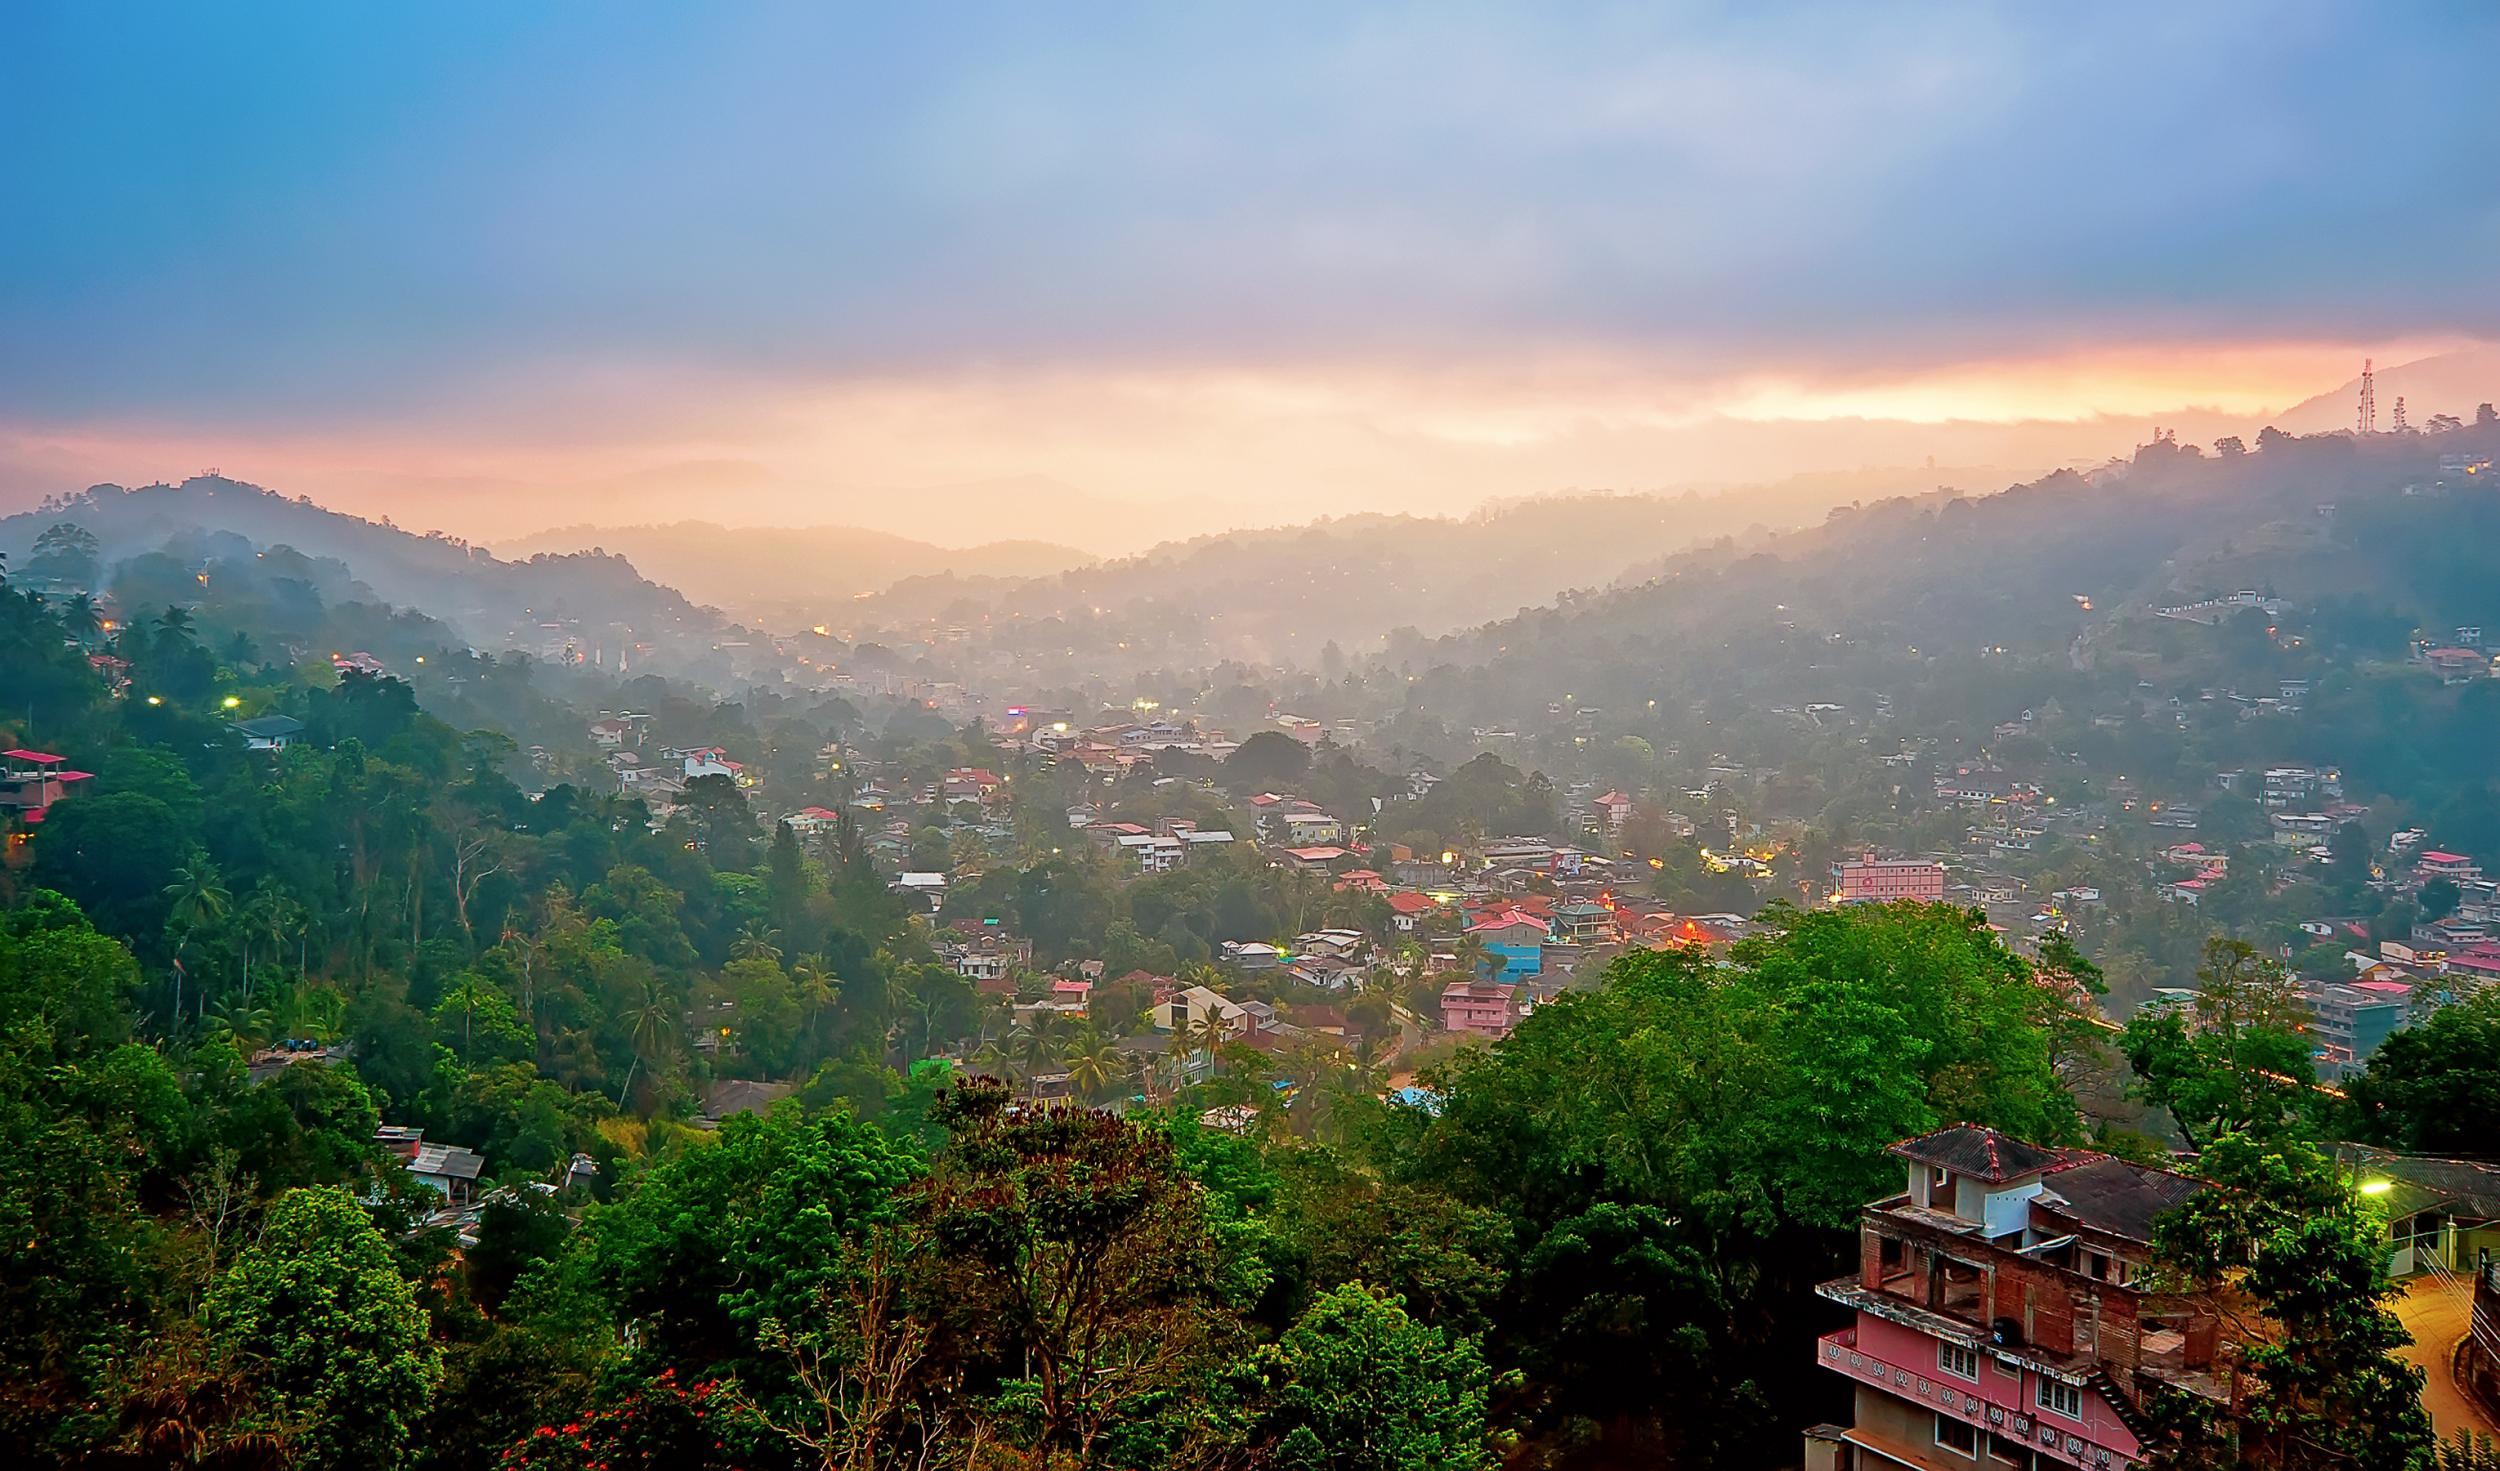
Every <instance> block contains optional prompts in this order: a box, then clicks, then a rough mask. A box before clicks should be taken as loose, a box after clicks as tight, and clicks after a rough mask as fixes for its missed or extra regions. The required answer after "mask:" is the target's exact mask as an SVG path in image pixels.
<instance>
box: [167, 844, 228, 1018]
mask: <svg viewBox="0 0 2500 1471" xmlns="http://www.w3.org/2000/svg"><path fill="white" fill-rule="evenodd" d="M165 897H166V898H167V899H168V900H169V901H171V902H169V903H168V904H167V905H166V906H165V928H166V929H168V930H170V931H172V932H174V933H175V935H176V936H177V938H176V939H175V941H174V1012H173V1017H172V1022H173V1025H175V1026H179V1025H181V1023H182V977H183V967H182V954H183V952H184V951H185V950H187V949H189V948H190V945H191V941H192V940H193V939H195V938H197V937H198V935H199V933H200V932H201V931H202V930H207V929H213V928H215V927H216V926H217V925H219V924H222V923H224V921H225V918H226V916H227V914H228V913H230V912H232V910H233V908H234V896H233V895H232V894H230V893H228V892H226V885H225V881H224V880H223V879H221V878H219V877H218V874H217V865H216V864H214V863H212V862H210V861H209V859H208V855H207V854H205V853H201V852H199V851H197V850H194V851H193V852H192V855H191V861H190V862H188V863H186V864H184V865H183V866H182V867H180V868H177V869H175V870H174V881H173V882H172V883H170V884H167V885H166V886H165Z"/></svg>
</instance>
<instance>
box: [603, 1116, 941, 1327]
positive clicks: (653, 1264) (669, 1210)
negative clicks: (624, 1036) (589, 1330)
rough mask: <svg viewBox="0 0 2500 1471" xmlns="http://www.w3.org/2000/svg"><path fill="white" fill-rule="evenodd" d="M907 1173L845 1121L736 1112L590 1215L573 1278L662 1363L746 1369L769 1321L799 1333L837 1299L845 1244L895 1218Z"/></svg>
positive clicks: (880, 1140) (899, 1159)
mask: <svg viewBox="0 0 2500 1471" xmlns="http://www.w3.org/2000/svg"><path fill="white" fill-rule="evenodd" d="M914 1173H915V1170H914V1166H913V1163H912V1158H911V1156H910V1154H909V1153H907V1152H906V1151H905V1150H904V1149H902V1148H898V1147H897V1146H896V1145H894V1144H893V1143H892V1142H890V1141H889V1140H888V1139H887V1138H886V1137H885V1135H883V1134H881V1133H879V1132H878V1131H877V1130H876V1129H874V1128H872V1127H870V1126H869V1125H867V1124H864V1123H862V1122H860V1121H859V1120H857V1119H855V1118H852V1117H851V1116H850V1115H849V1113H848V1112H847V1111H842V1110H828V1111H825V1112H823V1113H819V1114H815V1115H802V1114H801V1113H800V1112H799V1110H798V1109H796V1108H795V1107H792V1106H790V1105H787V1104H785V1105H783V1106H782V1107H781V1108H779V1109H777V1110H775V1111H774V1112H773V1113H771V1114H769V1115H756V1114H741V1115H738V1116H736V1117H734V1118H730V1119H727V1120H724V1121H723V1122H722V1124H721V1128H720V1132H719V1134H718V1135H717V1136H716V1137H715V1138H714V1139H713V1141H712V1143H711V1145H710V1147H708V1148H703V1149H696V1150H691V1151H688V1152H687V1153H685V1154H683V1155H680V1156H678V1157H677V1158H675V1159H672V1160H668V1161H666V1162H665V1163H662V1164H659V1165H656V1166H654V1167H653V1168H652V1169H651V1170H650V1171H649V1172H648V1173H646V1174H645V1175H644V1176H643V1177H642V1181H641V1184H640V1186H639V1187H638V1188H637V1189H636V1190H635V1191H634V1193H633V1194H632V1195H631V1196H630V1197H628V1198H626V1199H625V1200H623V1201H621V1202H619V1203H618V1204H616V1205H614V1206H611V1207H608V1208H606V1209H603V1210H598V1211H594V1212H593V1213H592V1214H591V1215H590V1217H589V1219H588V1220H587V1221H586V1222H585V1224H584V1226H583V1229H582V1231H581V1233H580V1235H579V1237H578V1238H577V1240H576V1245H577V1247H578V1248H579V1251H580V1256H579V1258H578V1260H577V1262H576V1267H577V1269H578V1270H580V1271H581V1272H583V1273H584V1274H585V1275H586V1276H587V1277H588V1279H589V1281H590V1282H591V1283H592V1284H593V1285H594V1286H595V1288H596V1290H597V1291H598V1292H599V1294H600V1296H602V1297H603V1298H605V1299H606V1301H607V1303H608V1304H609V1307H610V1310H611V1311H612V1312H613V1313H614V1314H615V1315H616V1317H617V1319H618V1321H619V1322H620V1323H623V1324H626V1325H629V1326H630V1327H631V1329H632V1331H633V1332H634V1333H635V1334H636V1336H637V1337H638V1338H640V1339H641V1340H642V1341H643V1342H645V1343H647V1344H648V1345H649V1346H650V1348H651V1350H652V1351H653V1353H655V1354H656V1355H657V1356H658V1357H659V1358H660V1359H661V1360H662V1361H663V1362H668V1363H674V1364H679V1365H683V1366H686V1367H687V1368H688V1369H689V1370H700V1371H701V1372H704V1373H712V1372H716V1371H723V1370H728V1369H734V1368H737V1367H739V1366H741V1365H747V1364H752V1363H754V1362H756V1359H757V1355H758V1354H759V1353H760V1352H761V1349H760V1348H759V1342H760V1340H759V1339H758V1337H757V1334H758V1333H759V1331H760V1330H761V1328H762V1326H763V1325H764V1324H765V1323H766V1322H767V1321H778V1322H781V1323H784V1324H799V1323H802V1322H804V1321H806V1320H807V1319H808V1318H809V1316H810V1315H811V1314H814V1313H816V1312H817V1311H819V1310H820V1308H821V1304H822V1300H823V1295H824V1294H827V1293H833V1294H837V1295H838V1294H839V1293H840V1292H842V1291H843V1290H844V1285H845V1283H846V1282H847V1281H848V1271H849V1266H848V1261H849V1257H848V1252H847V1250H846V1247H847V1244H848V1243H851V1242H853V1241H856V1240H859V1239H861V1238H862V1237H863V1236H864V1234H865V1233H866V1232H868V1231H869V1230H870V1229H871V1228H873V1227H874V1226H875V1225H876V1224H877V1223H879V1222H883V1221H887V1220H890V1219H892V1218H893V1215H894V1212H895V1207H896V1200H895V1196H896V1192H897V1191H898V1190H899V1189H901V1187H902V1186H903V1185H905V1184H906V1183H907V1182H908V1181H910V1180H911V1178H912V1177H913V1175H914Z"/></svg>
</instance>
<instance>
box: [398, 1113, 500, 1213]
mask: <svg viewBox="0 0 2500 1471" xmlns="http://www.w3.org/2000/svg"><path fill="white" fill-rule="evenodd" d="M373 1142H374V1143H376V1144H378V1145H380V1146H381V1147H382V1148H383V1149H384V1150H385V1151H387V1152H389V1153H391V1154H394V1155H397V1156H398V1157H399V1159H400V1161H401V1163H403V1164H405V1165H406V1166H407V1168H408V1174H409V1176H410V1177H411V1178H412V1179H414V1180H415V1181H416V1182H417V1183H418V1184H420V1185H423V1186H425V1187H426V1188H427V1189H429V1190H432V1191H435V1192H436V1193H438V1194H440V1195H441V1196H442V1197H443V1199H444V1200H445V1201H446V1202H448V1203H449V1204H451V1205H453V1206H466V1205H468V1204H470V1203H471V1202H472V1201H474V1200H475V1199H476V1198H477V1177H478V1176H479V1175H480V1174H482V1173H484V1172H485V1169H486V1156H484V1155H482V1154H479V1153H477V1152H476V1151H475V1150H471V1149H463V1148H462V1147H460V1146H459V1145H457V1144H428V1143H426V1142H425V1130H423V1129H420V1128H414V1127H411V1126H409V1125H406V1124H383V1125H380V1126H379V1127H377V1128H376V1129H375V1130H374V1131H373Z"/></svg>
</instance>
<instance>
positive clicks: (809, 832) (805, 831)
mask: <svg viewBox="0 0 2500 1471" xmlns="http://www.w3.org/2000/svg"><path fill="white" fill-rule="evenodd" d="M782 821H783V822H786V823H788V824H789V825H790V831H792V832H794V833H797V834H798V835H799V836H800V837H802V838H813V837H821V836H822V835H824V834H826V833H829V832H832V831H833V830H834V829H835V828H836V827H838V826H840V825H841V822H842V814H841V813H839V812H836V811H834V810H833V809H832V808H830V807H802V808H800V809H799V810H798V811H796V812H793V813H791V814H790V815H789V816H787V817H785V818H783V819H782Z"/></svg>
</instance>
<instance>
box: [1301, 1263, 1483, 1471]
mask: <svg viewBox="0 0 2500 1471" xmlns="http://www.w3.org/2000/svg"><path fill="white" fill-rule="evenodd" d="M1270 1363H1271V1364H1272V1370H1271V1372H1272V1373H1274V1374H1275V1375H1276V1376H1277V1377H1278V1378H1279V1379H1280V1380H1281V1383H1280V1384H1279V1385H1278V1387H1277V1389H1276V1392H1275V1403H1274V1405H1273V1406H1272V1408H1270V1410H1269V1411H1268V1414H1267V1416H1266V1419H1265V1422H1264V1424H1263V1426H1262V1430H1263V1431H1264V1433H1265V1434H1266V1435H1267V1436H1269V1437H1271V1438H1273V1439H1274V1441H1275V1451H1274V1454H1275V1458H1276V1464H1278V1465H1279V1466H1284V1467H1290V1468H1293V1471H1484V1468H1487V1467H1490V1466H1491V1465H1492V1464H1493V1461H1494V1457H1493V1455H1492V1451H1491V1448H1490V1447H1489V1446H1488V1444H1487V1442H1486V1430H1485V1392H1486V1384H1487V1380H1488V1378H1489V1376H1488V1374H1487V1371H1486V1369H1485V1364H1484V1359H1483V1356H1482V1355H1481V1354H1479V1353H1478V1352H1477V1350H1476V1345H1475V1343H1474V1341H1473V1340H1471V1339H1466V1338H1460V1339H1457V1340H1456V1341H1452V1340H1451V1339H1450V1338H1449V1336H1448V1335H1447V1334H1445V1333H1443V1332H1442V1331H1441V1330H1440V1329H1438V1328H1435V1327H1432V1326H1430V1325H1428V1324H1425V1323H1420V1322H1417V1321H1416V1320H1415V1319H1414V1318H1412V1317H1410V1316H1409V1315H1408V1314H1407V1311H1406V1304H1405V1302H1404V1301H1403V1300H1402V1299H1400V1298H1397V1297H1394V1296H1385V1295H1382V1294H1378V1293H1375V1292H1372V1291H1369V1290H1367V1289H1365V1288H1363V1287H1361V1286H1359V1285H1352V1284H1349V1285H1347V1286H1344V1287H1340V1288H1337V1289H1336V1290H1335V1291H1333V1292H1330V1293H1328V1294H1327V1295H1326V1296H1324V1297H1322V1298H1320V1299H1319V1300H1318V1301H1317V1302H1315V1303H1313V1304H1311V1307H1310V1310H1309V1311H1308V1312H1306V1313H1304V1314H1303V1315H1302V1317H1301V1319H1300V1320H1299V1321H1297V1322H1296V1323H1295V1324H1294V1325H1293V1327H1292V1328H1291V1329H1289V1330H1287V1332H1286V1333H1285V1335H1284V1337H1283V1339H1282V1340H1280V1341H1279V1342H1278V1343H1277V1345H1276V1347H1275V1349H1274V1350H1273V1351H1272V1353H1271V1356H1270Z"/></svg>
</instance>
